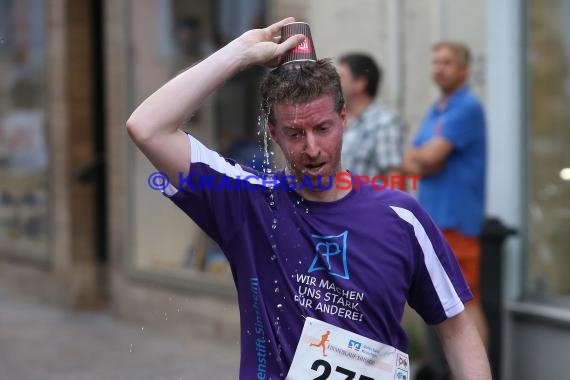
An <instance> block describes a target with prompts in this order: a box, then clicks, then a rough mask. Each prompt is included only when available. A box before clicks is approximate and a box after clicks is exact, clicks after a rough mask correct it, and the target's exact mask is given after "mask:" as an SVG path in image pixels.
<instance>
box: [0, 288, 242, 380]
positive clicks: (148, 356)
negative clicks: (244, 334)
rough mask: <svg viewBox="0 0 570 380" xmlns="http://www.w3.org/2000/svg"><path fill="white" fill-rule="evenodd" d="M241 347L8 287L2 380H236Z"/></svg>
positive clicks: (2, 319)
mask: <svg viewBox="0 0 570 380" xmlns="http://www.w3.org/2000/svg"><path fill="white" fill-rule="evenodd" d="M238 367H239V346H238V344H237V343H233V344H229V345H228V344H227V342H215V341H208V340H204V339H203V338H201V339H192V338H189V337H184V338H183V337H177V336H173V335H171V336H169V335H168V334H167V333H164V332H162V333H161V332H158V331H152V329H151V328H147V327H144V326H140V325H136V324H133V323H130V322H125V321H120V320H116V319H114V318H113V317H112V316H110V315H108V314H106V313H101V312H81V313H77V312H71V311H65V310H61V309H59V308H55V307H51V306H48V305H45V304H41V303H39V302H36V301H33V300H30V299H26V298H23V297H21V296H17V295H14V294H12V293H9V292H7V291H6V290H5V289H2V288H0V379H2V380H123V379H125V380H163V379H164V380H180V379H184V380H194V379H196V380H198V379H213V380H235V379H237V373H238Z"/></svg>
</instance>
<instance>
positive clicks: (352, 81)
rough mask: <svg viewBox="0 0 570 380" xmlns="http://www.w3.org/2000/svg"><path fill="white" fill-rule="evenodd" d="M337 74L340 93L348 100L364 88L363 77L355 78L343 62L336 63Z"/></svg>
mask: <svg viewBox="0 0 570 380" xmlns="http://www.w3.org/2000/svg"><path fill="white" fill-rule="evenodd" d="M337 72H338V76H339V77H340V85H341V87H342V93H343V95H344V98H345V99H347V100H349V101H350V99H351V98H353V97H354V95H356V94H358V93H360V92H362V91H363V90H364V86H365V83H364V79H363V78H355V77H354V75H352V71H350V67H349V66H348V65H346V64H344V63H341V64H340V65H338V68H337Z"/></svg>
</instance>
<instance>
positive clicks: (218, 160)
mask: <svg viewBox="0 0 570 380" xmlns="http://www.w3.org/2000/svg"><path fill="white" fill-rule="evenodd" d="M188 138H189V139H190V143H191V144H192V148H191V155H192V157H191V161H192V163H203V164H206V165H208V166H209V167H210V168H212V169H213V170H215V171H217V172H218V173H221V174H225V175H227V176H228V177H230V178H234V179H237V178H240V179H245V178H246V177H247V182H249V183H251V184H252V185H261V184H262V180H261V178H259V177H257V176H255V175H253V174H252V173H250V172H247V171H245V170H243V168H242V167H241V165H239V164H237V163H236V164H235V165H232V164H230V163H229V162H227V161H226V160H225V159H224V158H223V157H222V156H220V155H219V154H218V153H217V152H214V151H213V150H211V149H208V148H206V146H204V144H202V143H201V142H200V141H198V140H196V139H195V138H194V137H192V136H191V135H188Z"/></svg>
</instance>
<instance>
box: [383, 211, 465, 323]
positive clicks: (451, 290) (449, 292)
mask: <svg viewBox="0 0 570 380" xmlns="http://www.w3.org/2000/svg"><path fill="white" fill-rule="evenodd" d="M390 207H391V208H392V210H394V211H395V212H396V214H398V216H399V217H400V218H401V219H403V220H405V221H406V222H408V223H409V224H411V225H412V227H413V228H414V234H415V236H416V239H417V241H418V243H419V245H420V247H421V249H422V252H423V254H424V263H425V265H426V268H427V270H428V273H429V276H430V279H431V282H432V284H433V286H434V288H435V291H436V293H437V296H438V297H439V301H440V302H441V305H442V306H443V309H444V310H445V315H446V316H447V317H448V318H450V317H453V316H454V315H457V314H459V313H460V312H462V311H463V309H464V308H465V306H464V305H463V302H462V301H461V299H460V298H459V296H458V295H457V292H456V291H455V287H454V286H453V284H452V283H451V280H450V279H449V276H448V275H447V272H446V271H445V269H444V268H443V266H442V265H441V262H440V261H439V258H438V257H437V255H436V253H435V251H434V249H433V245H432V243H431V240H430V239H429V237H428V235H427V233H426V231H425V229H424V227H423V226H422V224H421V223H420V221H419V220H418V219H417V218H416V217H415V215H414V214H413V213H412V212H411V211H409V210H406V209H404V208H401V207H396V206H390Z"/></svg>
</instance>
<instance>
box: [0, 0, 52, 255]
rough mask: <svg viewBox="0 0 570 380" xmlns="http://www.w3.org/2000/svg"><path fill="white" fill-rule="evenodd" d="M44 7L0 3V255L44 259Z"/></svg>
mask: <svg viewBox="0 0 570 380" xmlns="http://www.w3.org/2000/svg"><path fill="white" fill-rule="evenodd" d="M45 61H46V59H45V33H44V3H43V1H42V0H0V253H2V254H6V253H8V254H11V255H15V256H26V257H32V258H39V259H45V258H46V256H47V252H48V251H47V220H48V218H47V204H48V191H47V179H48V177H47V169H48V148H47V145H46V137H45V134H46V126H45V113H44V94H45V89H46V84H45V74H44V66H45Z"/></svg>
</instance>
